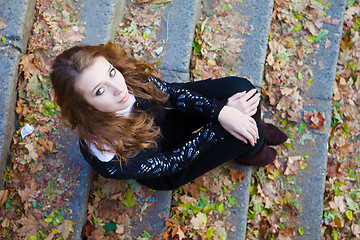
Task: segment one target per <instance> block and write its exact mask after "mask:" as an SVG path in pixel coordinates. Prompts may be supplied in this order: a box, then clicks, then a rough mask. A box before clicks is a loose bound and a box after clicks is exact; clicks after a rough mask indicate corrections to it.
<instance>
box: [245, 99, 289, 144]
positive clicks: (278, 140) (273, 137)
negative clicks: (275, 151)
mask: <svg viewBox="0 0 360 240" xmlns="http://www.w3.org/2000/svg"><path fill="white" fill-rule="evenodd" d="M252 117H253V118H254V119H255V120H256V121H257V122H259V123H260V125H261V127H262V128H263V130H264V136H265V142H266V143H267V144H268V145H270V146H272V145H279V144H282V143H284V142H285V141H286V140H287V139H288V136H287V135H286V133H284V132H283V131H281V130H280V129H279V128H278V127H276V126H275V125H273V124H271V123H265V122H264V121H263V120H262V119H261V106H260V104H259V106H258V108H257V111H256V113H255V114H254V115H253V116H252Z"/></svg>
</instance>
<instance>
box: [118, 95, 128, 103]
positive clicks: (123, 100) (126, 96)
mask: <svg viewBox="0 0 360 240" xmlns="http://www.w3.org/2000/svg"><path fill="white" fill-rule="evenodd" d="M128 99H129V94H128V93H127V94H126V95H125V97H124V98H123V99H121V101H120V102H119V103H124V102H126V101H127V100H128Z"/></svg>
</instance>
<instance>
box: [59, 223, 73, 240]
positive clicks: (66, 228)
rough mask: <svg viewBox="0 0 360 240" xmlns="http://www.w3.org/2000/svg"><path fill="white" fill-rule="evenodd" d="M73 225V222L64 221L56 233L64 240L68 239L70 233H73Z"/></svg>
mask: <svg viewBox="0 0 360 240" xmlns="http://www.w3.org/2000/svg"><path fill="white" fill-rule="evenodd" d="M73 225H74V222H73V221H70V220H68V219H65V220H64V221H63V222H62V223H61V225H60V226H59V228H58V231H59V232H60V233H61V235H62V236H63V238H64V239H67V238H68V237H69V235H70V232H74V229H73Z"/></svg>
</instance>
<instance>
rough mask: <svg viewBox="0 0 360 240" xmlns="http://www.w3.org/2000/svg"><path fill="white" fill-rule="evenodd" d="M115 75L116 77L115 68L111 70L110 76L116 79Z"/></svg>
mask: <svg viewBox="0 0 360 240" xmlns="http://www.w3.org/2000/svg"><path fill="white" fill-rule="evenodd" d="M115 75H116V70H115V68H113V69H111V71H110V74H109V76H110V77H115Z"/></svg>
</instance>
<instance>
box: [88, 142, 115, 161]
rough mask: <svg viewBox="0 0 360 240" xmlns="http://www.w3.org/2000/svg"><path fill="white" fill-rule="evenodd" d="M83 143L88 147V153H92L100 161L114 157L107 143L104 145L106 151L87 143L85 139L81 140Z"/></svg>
mask: <svg viewBox="0 0 360 240" xmlns="http://www.w3.org/2000/svg"><path fill="white" fill-rule="evenodd" d="M83 143H85V144H86V145H87V146H86V147H87V149H90V151H91V152H90V154H92V155H94V156H95V157H96V158H97V159H99V160H100V161H101V162H110V161H111V160H112V159H113V158H114V157H115V153H113V151H112V149H111V148H110V147H109V146H108V145H105V146H104V148H105V149H106V150H107V151H103V152H102V151H100V150H98V149H97V148H96V147H95V146H94V145H93V144H91V143H90V144H89V143H88V142H87V141H86V140H83Z"/></svg>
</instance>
